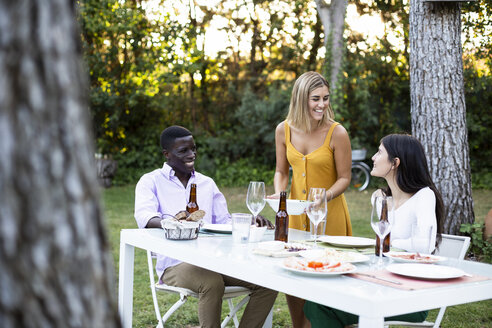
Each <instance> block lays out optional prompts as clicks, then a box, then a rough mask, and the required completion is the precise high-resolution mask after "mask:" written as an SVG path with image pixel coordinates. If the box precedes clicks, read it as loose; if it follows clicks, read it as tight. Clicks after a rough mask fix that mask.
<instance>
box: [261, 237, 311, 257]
mask: <svg viewBox="0 0 492 328" xmlns="http://www.w3.org/2000/svg"><path fill="white" fill-rule="evenodd" d="M308 249H311V246H308V245H304V244H300V243H284V242H282V241H279V240H272V241H264V242H260V243H258V245H257V246H256V248H254V249H253V253H254V254H257V255H263V256H271V257H290V256H296V255H298V254H299V252H301V251H305V250H308Z"/></svg>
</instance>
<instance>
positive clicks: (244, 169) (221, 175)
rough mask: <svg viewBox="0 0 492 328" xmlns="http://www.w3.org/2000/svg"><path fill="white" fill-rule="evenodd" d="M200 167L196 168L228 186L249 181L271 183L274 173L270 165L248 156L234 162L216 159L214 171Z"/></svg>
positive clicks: (245, 184)
mask: <svg viewBox="0 0 492 328" xmlns="http://www.w3.org/2000/svg"><path fill="white" fill-rule="evenodd" d="M200 167H201V166H199V167H198V168H197V170H199V171H200V172H202V173H204V174H206V175H208V176H211V177H213V179H214V180H215V182H216V183H217V184H218V185H221V186H228V187H239V186H248V184H249V182H250V181H264V182H265V184H266V185H272V184H273V175H274V173H275V170H274V168H272V167H271V165H265V164H261V163H258V162H254V161H253V159H249V158H242V159H239V160H237V161H235V162H234V163H230V162H229V161H228V160H224V161H220V162H219V161H216V163H215V167H214V169H215V170H214V171H208V170H206V169H205V170H203V169H201V168H200Z"/></svg>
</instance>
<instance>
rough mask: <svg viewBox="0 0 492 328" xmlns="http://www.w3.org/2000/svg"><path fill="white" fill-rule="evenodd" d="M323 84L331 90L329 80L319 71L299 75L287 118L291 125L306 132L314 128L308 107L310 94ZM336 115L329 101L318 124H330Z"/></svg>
mask: <svg viewBox="0 0 492 328" xmlns="http://www.w3.org/2000/svg"><path fill="white" fill-rule="evenodd" d="M323 86H326V87H327V88H328V92H329V91H330V85H329V84H328V81H327V80H326V79H325V78H324V77H323V76H322V75H321V74H319V73H317V72H306V73H304V74H302V75H301V76H299V78H298V79H297V80H296V82H295V83H294V87H293V89H292V96H291V98H290V106H289V113H288V114H287V118H286V121H287V123H289V125H291V126H293V127H295V128H298V129H300V130H302V131H304V132H310V131H311V130H312V128H313V127H312V126H311V120H310V118H311V116H310V113H309V107H308V101H309V95H310V94H311V92H312V91H313V90H315V89H318V88H321V87H323ZM334 117H335V115H334V113H333V109H332V108H331V104H330V102H329V101H328V109H327V110H326V111H325V113H324V114H323V117H322V119H321V120H320V121H319V122H318V126H321V125H323V124H328V123H329V122H331V121H333V118H334Z"/></svg>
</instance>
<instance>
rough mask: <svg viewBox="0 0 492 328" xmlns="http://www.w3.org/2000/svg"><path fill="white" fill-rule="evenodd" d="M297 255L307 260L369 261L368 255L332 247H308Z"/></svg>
mask: <svg viewBox="0 0 492 328" xmlns="http://www.w3.org/2000/svg"><path fill="white" fill-rule="evenodd" d="M299 256H301V257H304V258H306V259H308V260H325V261H340V262H348V263H359V262H366V261H369V257H368V256H366V255H364V254H361V253H357V252H344V251H337V250H336V249H333V248H325V249H319V248H317V249H308V250H305V251H300V252H299Z"/></svg>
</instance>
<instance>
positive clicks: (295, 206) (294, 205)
mask: <svg viewBox="0 0 492 328" xmlns="http://www.w3.org/2000/svg"><path fill="white" fill-rule="evenodd" d="M265 201H266V202H267V203H268V205H270V207H271V208H272V210H274V211H275V212H277V211H278V206H279V202H280V200H279V199H278V198H265ZM309 203H310V202H308V201H307V200H299V199H287V213H288V214H289V215H300V214H302V213H304V210H305V209H306V207H307V206H308V205H309Z"/></svg>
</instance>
